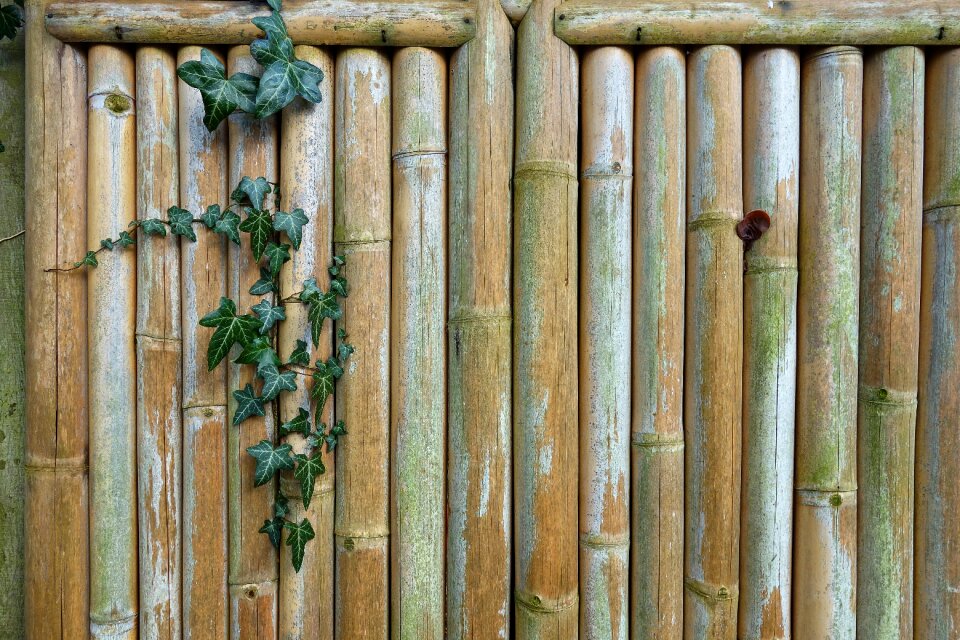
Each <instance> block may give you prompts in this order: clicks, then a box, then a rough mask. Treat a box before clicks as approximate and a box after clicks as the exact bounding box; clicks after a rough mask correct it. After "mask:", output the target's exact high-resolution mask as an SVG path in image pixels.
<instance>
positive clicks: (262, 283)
mask: <svg viewBox="0 0 960 640" xmlns="http://www.w3.org/2000/svg"><path fill="white" fill-rule="evenodd" d="M276 290H277V286H276V285H275V284H274V283H273V276H271V275H270V271H268V270H267V269H266V268H265V267H260V279H259V280H257V281H256V282H254V283H253V286H252V287H250V295H252V296H262V295H265V294H268V293H270V292H271V291H276Z"/></svg>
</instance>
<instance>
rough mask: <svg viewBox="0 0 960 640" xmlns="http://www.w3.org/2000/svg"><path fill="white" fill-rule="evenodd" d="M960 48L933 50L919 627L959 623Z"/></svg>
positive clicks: (937, 629) (919, 632)
mask: <svg viewBox="0 0 960 640" xmlns="http://www.w3.org/2000/svg"><path fill="white" fill-rule="evenodd" d="M958 100H960V49H948V50H944V51H938V52H936V53H930V54H929V55H928V58H927V77H926V109H925V113H926V126H925V132H924V164H925V166H924V190H923V191H924V204H923V206H924V213H923V269H922V278H921V282H922V284H921V293H920V381H919V403H918V411H917V440H916V446H917V465H916V527H915V531H916V560H915V568H916V572H915V580H916V583H915V585H914V587H915V588H914V593H915V597H916V602H915V603H914V606H915V616H914V634H915V636H916V637H917V638H928V639H929V640H947V639H948V638H950V637H951V634H953V633H954V630H955V629H957V628H960V599H958V598H957V597H956V595H955V594H956V590H957V589H958V588H960V545H958V544H957V529H956V526H955V525H954V522H955V517H956V514H957V513H958V511H960V485H958V484H957V477H958V476H960V467H958V462H957V456H956V455H955V452H956V451H957V450H958V448H960V431H958V430H957V429H956V416H957V415H960V394H957V389H958V388H960V349H958V345H957V339H956V336H958V335H960V279H958V278H957V273H958V271H960V224H958V223H960V112H958V110H957V104H958Z"/></svg>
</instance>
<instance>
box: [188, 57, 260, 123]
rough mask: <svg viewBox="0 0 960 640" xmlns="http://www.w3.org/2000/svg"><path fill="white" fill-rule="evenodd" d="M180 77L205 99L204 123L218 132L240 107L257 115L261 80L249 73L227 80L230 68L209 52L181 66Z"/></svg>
mask: <svg viewBox="0 0 960 640" xmlns="http://www.w3.org/2000/svg"><path fill="white" fill-rule="evenodd" d="M177 76H179V77H180V79H181V80H183V81H184V82H185V83H187V84H188V85H190V86H191V87H193V88H194V89H197V90H199V91H200V96H201V98H202V99H203V110H204V116H203V124H204V126H206V128H207V130H209V131H214V130H216V128H217V126H218V125H219V124H220V123H221V122H223V120H224V119H225V118H226V117H227V116H229V115H230V114H231V113H233V112H234V111H236V110H237V109H238V108H239V109H240V110H242V111H246V112H248V113H253V110H254V108H255V106H256V103H255V102H254V99H255V98H256V93H257V85H258V80H257V78H256V77H254V76H251V75H250V74H246V73H235V74H234V75H232V76H231V77H230V78H227V72H226V68H225V67H224V66H223V63H222V62H220V61H219V60H218V59H217V58H216V56H214V55H213V54H212V53H211V52H210V51H209V50H207V49H203V50H201V52H200V60H199V61H197V60H191V61H189V62H185V63H183V64H182V65H180V66H179V67H177Z"/></svg>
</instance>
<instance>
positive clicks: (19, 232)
mask: <svg viewBox="0 0 960 640" xmlns="http://www.w3.org/2000/svg"><path fill="white" fill-rule="evenodd" d="M26 232H27V230H26V229H21V230H20V231H17V232H16V233H15V234H13V235H12V236H7V237H6V238H0V244H2V243H4V242H6V241H8V240H13V239H14V238H19V237H20V236H22V235H23V234H25V233H26Z"/></svg>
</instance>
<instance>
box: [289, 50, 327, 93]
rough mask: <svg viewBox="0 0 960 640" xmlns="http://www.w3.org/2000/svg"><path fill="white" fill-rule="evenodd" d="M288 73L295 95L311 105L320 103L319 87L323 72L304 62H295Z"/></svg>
mask: <svg viewBox="0 0 960 640" xmlns="http://www.w3.org/2000/svg"><path fill="white" fill-rule="evenodd" d="M288 73H289V74H290V76H291V81H292V82H293V88H294V89H296V91H297V95H299V96H300V97H302V98H303V99H304V100H306V101H308V102H312V103H313V104H318V103H319V102H320V100H321V95H320V86H319V85H320V83H321V82H323V71H321V70H320V69H319V68H318V67H316V66H314V65H312V64H310V63H309V62H307V61H306V60H295V61H294V63H293V65H292V66H291V68H290V69H289V70H288Z"/></svg>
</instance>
